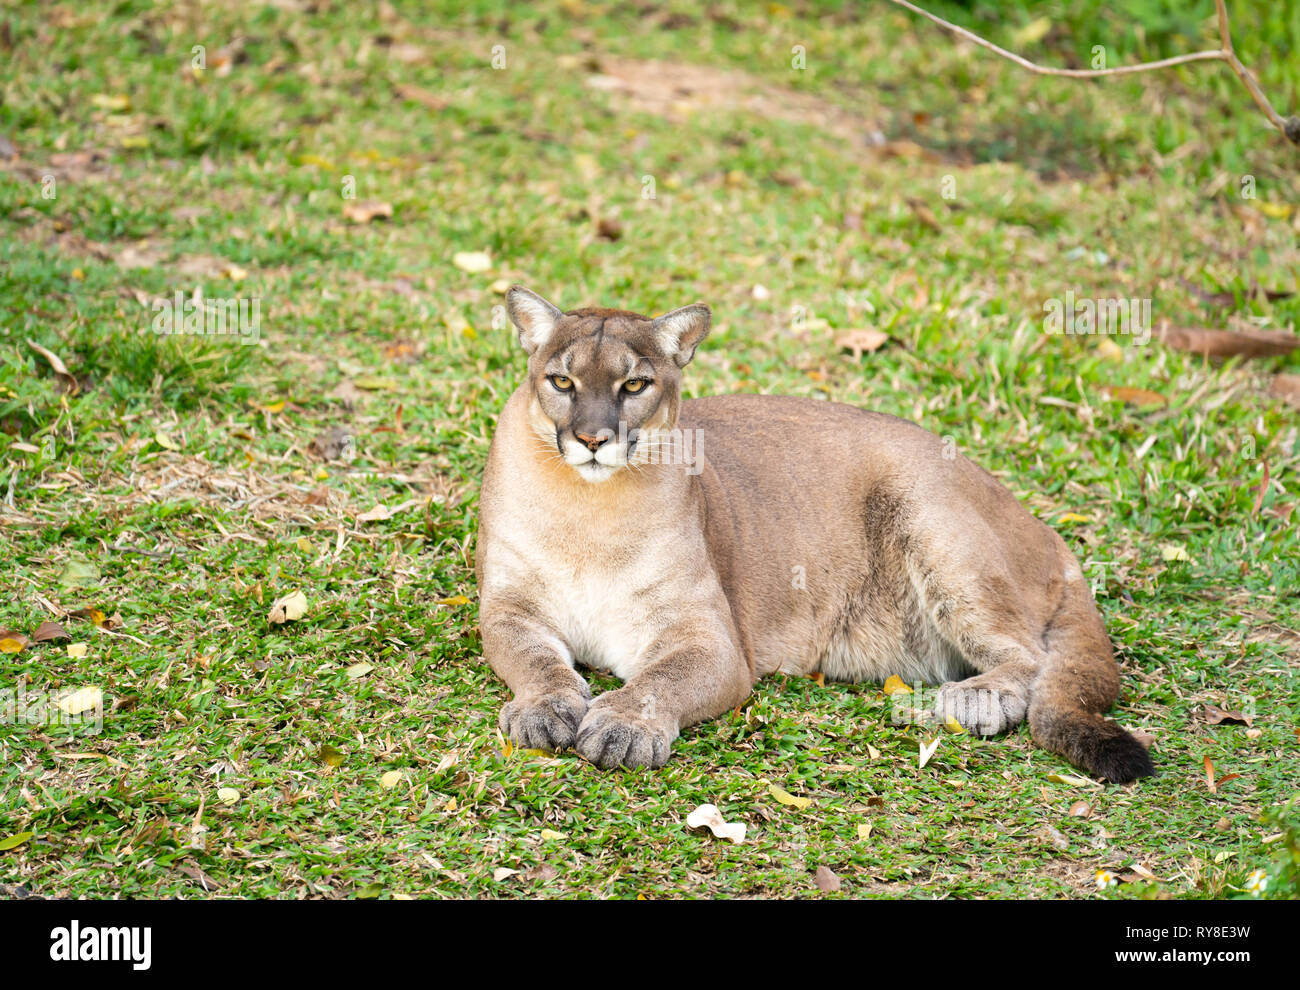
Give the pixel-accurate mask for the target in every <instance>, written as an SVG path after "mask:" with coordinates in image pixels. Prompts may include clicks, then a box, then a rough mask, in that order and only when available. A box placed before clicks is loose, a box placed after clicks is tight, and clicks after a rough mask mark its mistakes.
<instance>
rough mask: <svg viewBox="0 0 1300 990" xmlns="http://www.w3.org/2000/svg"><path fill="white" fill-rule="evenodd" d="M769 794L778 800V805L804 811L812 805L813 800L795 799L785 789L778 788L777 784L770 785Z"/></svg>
mask: <svg viewBox="0 0 1300 990" xmlns="http://www.w3.org/2000/svg"><path fill="white" fill-rule="evenodd" d="M767 792H768V793H769V794H771V795H772V797H774V798H776V800H777V803H778V804H784V805H787V806H788V807H791V808H801V809H802V808H806V807H808V805H810V804H812V798H806V797H795V796H794V795H793V794H791V793H790V792H789V791H787V790H786V789H785V788H783V787H778V786H777V785H776V784H769V785H768V787H767Z"/></svg>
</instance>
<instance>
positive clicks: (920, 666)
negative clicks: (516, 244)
mask: <svg viewBox="0 0 1300 990" xmlns="http://www.w3.org/2000/svg"><path fill="white" fill-rule="evenodd" d="M507 309H508V311H509V314H510V319H511V321H512V322H513V324H514V326H515V327H516V328H517V330H518V336H519V341H520V343H521V344H522V345H523V348H524V350H525V351H526V352H527V354H528V371H527V377H526V379H525V380H524V381H523V383H522V384H521V385H520V386H519V387H518V389H516V390H515V392H514V393H513V394H512V395H511V396H510V399H509V400H508V401H507V402H506V405H505V408H504V409H503V411H502V412H501V415H500V418H499V420H498V422H497V427H496V431H495V434H494V436H493V439H492V445H491V449H490V451H489V453H488V459H487V467H486V469H485V471H484V475H483V486H482V492H481V497H480V519H479V533H478V546H477V556H476V569H477V577H478V586H479V593H480V610H479V626H480V630H481V633H482V643H483V653H484V656H485V657H486V658H487V660H488V662H489V663H490V664H491V665H492V669H493V670H495V671H496V673H497V674H498V675H499V676H500V677H501V679H502V680H504V681H505V683H506V685H507V686H508V687H509V688H510V690H511V691H512V692H513V695H514V698H513V700H511V701H510V702H508V703H507V704H506V705H505V707H504V708H503V710H502V712H501V717H500V723H499V724H500V728H501V731H502V732H503V733H504V734H505V735H506V736H507V737H509V738H510V739H511V740H512V741H513V742H514V743H515V744H517V745H519V746H523V747H536V748H540V749H545V750H550V751H557V750H562V749H565V748H568V747H572V748H574V749H576V750H577V752H578V753H579V754H580V755H581V756H583V757H584V758H585V759H587V760H589V761H590V762H592V763H594V764H595V765H597V766H599V767H603V768H613V767H638V766H648V767H659V766H662V765H663V764H664V763H665V762H666V761H667V760H668V757H669V749H670V747H671V745H672V743H673V741H674V740H675V739H676V738H677V736H678V734H679V733H680V731H681V730H682V728H683V727H685V726H689V725H692V724H694V723H697V722H701V721H704V720H706V719H710V718H714V717H716V716H718V715H720V714H722V713H723V712H725V711H727V710H728V709H730V708H733V707H735V706H737V705H739V704H740V703H741V702H742V701H744V700H745V699H746V698H747V697H748V696H749V694H750V692H751V690H752V688H753V686H754V683H755V682H756V680H757V679H758V678H760V677H763V676H764V675H767V674H771V673H773V672H776V671H781V672H783V673H786V674H792V675H801V674H815V673H817V672H819V671H820V672H821V673H822V674H823V675H824V676H825V678H826V679H827V680H830V681H864V680H869V681H878V680H883V679H886V678H887V677H888V676H889V675H891V674H896V675H898V676H899V677H900V678H902V679H903V681H904V682H913V681H922V682H925V683H928V684H937V685H940V686H939V687H938V688H937V690H936V691H935V692H934V705H933V713H932V715H931V716H930V717H932V718H935V719H937V720H941V721H946V720H947V719H948V718H953V719H956V721H957V722H959V723H960V724H961V725H962V726H963V727H964V728H966V729H967V730H969V731H970V732H972V733H977V734H979V735H993V734H996V733H1001V732H1005V731H1007V730H1008V729H1011V728H1013V727H1014V726H1016V725H1018V724H1019V723H1020V722H1022V721H1024V720H1026V719H1028V721H1029V728H1030V733H1031V735H1032V737H1033V739H1034V741H1035V742H1036V743H1037V744H1038V745H1040V746H1042V747H1043V748H1045V749H1048V750H1050V751H1052V752H1054V753H1058V754H1060V755H1061V756H1063V757H1064V758H1065V759H1066V760H1068V761H1070V762H1071V763H1073V764H1074V765H1075V766H1078V767H1081V768H1082V769H1084V770H1086V771H1087V772H1088V773H1090V774H1092V775H1094V776H1096V777H1099V778H1103V779H1106V780H1110V781H1116V782H1129V781H1132V780H1134V779H1136V778H1139V777H1143V776H1146V775H1149V774H1152V773H1154V772H1155V771H1154V768H1153V766H1152V763H1151V759H1150V757H1149V756H1148V754H1147V751H1146V749H1145V748H1144V747H1143V745H1142V744H1141V743H1140V742H1139V741H1138V740H1137V739H1136V738H1134V737H1133V736H1132V735H1130V734H1129V733H1128V732H1126V731H1125V730H1124V729H1123V728H1121V727H1120V726H1119V725H1117V724H1116V723H1114V722H1112V721H1109V720H1107V719H1106V718H1104V717H1103V716H1102V713H1103V712H1105V711H1106V710H1107V709H1108V708H1109V707H1110V705H1111V704H1112V703H1113V702H1114V701H1115V699H1116V697H1117V695H1118V693H1119V669H1118V667H1117V666H1116V663H1115V660H1114V657H1113V654H1112V652H1111V645H1110V641H1109V639H1108V637H1107V635H1106V629H1105V626H1104V624H1103V622H1102V619H1101V616H1100V614H1099V613H1098V611H1097V608H1096V605H1095V604H1094V602H1093V599H1092V595H1091V591H1090V589H1089V586H1088V584H1087V582H1086V581H1085V580H1084V575H1083V572H1082V570H1081V569H1080V567H1079V565H1078V563H1077V562H1076V560H1075V558H1074V556H1073V554H1071V552H1070V551H1069V549H1068V548H1067V547H1066V545H1065V542H1064V541H1063V540H1062V539H1061V538H1060V536H1058V535H1057V534H1056V533H1055V532H1054V531H1053V530H1051V529H1049V528H1048V527H1047V526H1046V525H1045V524H1044V523H1042V522H1040V521H1039V520H1038V519H1036V518H1034V517H1033V516H1032V515H1030V514H1029V512H1028V511H1027V510H1026V509H1025V508H1024V507H1023V506H1021V505H1020V503H1019V502H1018V501H1017V500H1016V498H1015V497H1014V496H1013V495H1012V494H1011V493H1010V492H1009V491H1008V490H1007V489H1006V488H1005V487H1003V485H1002V484H1001V483H999V482H998V481H997V480H996V479H995V478H994V477H993V476H992V475H991V474H989V473H988V472H987V471H985V470H984V469H983V468H980V467H978V466H976V465H975V464H974V463H973V462H971V461H970V460H968V459H966V458H965V457H964V456H962V455H960V454H959V453H957V452H956V451H955V450H954V449H952V448H951V445H948V446H945V444H944V443H943V442H942V441H941V440H940V439H939V438H938V437H936V436H934V435H933V434H931V433H929V432H927V431H926V430H924V429H922V428H921V427H919V426H916V425H915V424H912V423H909V422H907V421H905V420H901V419H897V418H895V417H893V416H888V415H884V414H881V413H876V412H868V411H865V410H862V409H858V408H855V407H853V406H848V405H841V404H838V403H834V402H829V401H820V400H815V399H801V398H789V397H779V396H768V395H722V396H715V397H708V398H700V399H692V400H690V401H687V402H683V401H682V399H681V377H682V369H683V368H685V367H686V365H687V364H688V363H689V362H690V360H691V358H692V357H693V356H694V354H695V350H696V348H697V347H699V345H700V342H701V341H702V340H703V339H704V337H705V335H706V334H707V333H708V331H709V327H710V322H711V314H710V311H709V308H708V307H707V306H704V305H702V304H695V305H692V306H686V307H685V308H683V309H678V310H674V311H673V312H671V313H668V314H667V315H665V316H660V317H658V318H657V319H650V318H648V317H645V316H640V315H638V314H636V313H632V312H627V311H625V310H617V309H577V310H573V311H571V312H561V311H560V310H559V309H558V308H556V307H555V306H553V305H552V304H551V303H549V302H547V301H546V300H545V299H543V298H542V297H541V296H539V295H536V294H535V293H533V292H531V291H529V290H528V289H526V288H524V287H523V286H514V287H513V288H511V289H510V291H509V293H508V294H507ZM578 665H581V666H583V667H586V668H590V669H595V670H602V671H607V672H609V673H611V674H613V675H614V676H615V677H617V678H619V679H621V680H622V681H623V685H622V687H620V688H618V689H616V690H610V691H606V692H604V693H602V694H601V695H599V696H598V697H596V698H595V699H594V700H593V699H592V696H591V691H590V689H589V687H588V685H587V682H586V681H585V680H584V679H583V677H582V676H580V674H579V673H578V672H577V669H576V668H577V666H578ZM927 710H928V706H927Z"/></svg>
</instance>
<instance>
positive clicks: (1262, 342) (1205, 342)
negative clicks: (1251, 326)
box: [1155, 327, 1300, 358]
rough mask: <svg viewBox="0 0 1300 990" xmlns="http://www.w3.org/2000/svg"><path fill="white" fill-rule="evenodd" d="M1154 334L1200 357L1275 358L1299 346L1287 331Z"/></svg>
mask: <svg viewBox="0 0 1300 990" xmlns="http://www.w3.org/2000/svg"><path fill="white" fill-rule="evenodd" d="M1155 336H1156V338H1157V339H1158V340H1160V342H1161V343H1163V344H1164V345H1165V346H1166V347H1172V348H1173V349H1174V350H1176V351H1188V352H1190V353H1192V354H1200V355H1201V356H1203V357H1222V358H1226V357H1246V358H1257V357H1276V356H1277V355H1280V354H1290V353H1291V352H1292V351H1294V350H1295V349H1296V348H1297V347H1300V337H1297V336H1296V335H1295V334H1294V333H1292V332H1291V331H1290V330H1210V329H1206V328H1204V327H1166V328H1163V329H1159V330H1156V332H1155Z"/></svg>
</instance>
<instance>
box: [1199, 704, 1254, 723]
mask: <svg viewBox="0 0 1300 990" xmlns="http://www.w3.org/2000/svg"><path fill="white" fill-rule="evenodd" d="M1201 718H1203V719H1204V720H1205V724H1206V725H1220V724H1222V723H1224V722H1226V723H1228V724H1229V725H1254V724H1255V716H1253V715H1243V714H1241V712H1235V711H1234V712H1229V711H1224V710H1223V709H1222V708H1216V707H1215V706H1214V705H1203V706H1202V707H1201Z"/></svg>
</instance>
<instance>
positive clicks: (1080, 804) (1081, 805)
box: [1070, 801, 1092, 818]
mask: <svg viewBox="0 0 1300 990" xmlns="http://www.w3.org/2000/svg"><path fill="white" fill-rule="evenodd" d="M1070 817H1071V818H1091V817H1092V805H1090V804H1089V803H1088V802H1087V801H1075V802H1074V804H1072V805H1070Z"/></svg>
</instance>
